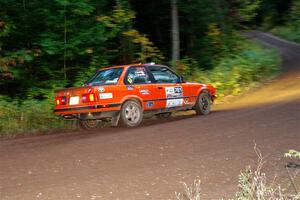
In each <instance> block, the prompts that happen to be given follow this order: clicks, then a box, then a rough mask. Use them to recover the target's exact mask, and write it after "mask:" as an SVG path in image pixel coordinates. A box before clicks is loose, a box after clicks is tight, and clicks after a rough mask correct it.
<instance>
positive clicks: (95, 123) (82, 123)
mask: <svg viewBox="0 0 300 200" xmlns="http://www.w3.org/2000/svg"><path fill="white" fill-rule="evenodd" d="M100 124H101V121H99V120H95V119H88V120H79V121H78V125H79V127H80V128H81V129H84V130H95V129H97V128H99V127H100Z"/></svg>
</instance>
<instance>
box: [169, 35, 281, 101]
mask: <svg viewBox="0 0 300 200" xmlns="http://www.w3.org/2000/svg"><path fill="white" fill-rule="evenodd" d="M236 52H237V53H236V54H233V55H228V56H226V57H224V58H222V59H221V60H219V61H218V63H217V64H216V66H215V67H214V68H213V69H212V70H207V71H204V70H201V68H200V67H199V66H197V65H198V63H197V62H196V61H195V60H193V59H188V58H185V59H183V60H180V61H179V62H178V63H177V65H176V68H175V69H176V70H177V71H178V72H179V73H183V74H184V75H185V78H186V79H187V80H189V81H196V82H210V83H212V84H213V85H214V86H215V87H216V88H217V89H218V95H219V96H220V97H223V96H226V95H237V94H239V93H241V92H242V91H244V90H246V89H249V88H251V87H253V86H254V85H255V84H257V83H258V82H260V81H263V80H265V79H267V78H270V77H272V76H274V75H275V74H276V73H277V72H278V70H279V69H278V67H279V66H280V60H279V56H278V54H277V53H276V52H275V51H273V50H268V49H264V48H262V47H261V46H259V45H257V44H253V43H251V42H248V41H245V40H240V41H239V42H238V43H237V46H236Z"/></svg>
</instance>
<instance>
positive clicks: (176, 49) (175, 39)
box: [171, 0, 180, 62]
mask: <svg viewBox="0 0 300 200" xmlns="http://www.w3.org/2000/svg"><path fill="white" fill-rule="evenodd" d="M171 18H172V30H171V38H172V61H173V62H176V61H177V60H179V58H180V39H179V22H178V8H177V0H171Z"/></svg>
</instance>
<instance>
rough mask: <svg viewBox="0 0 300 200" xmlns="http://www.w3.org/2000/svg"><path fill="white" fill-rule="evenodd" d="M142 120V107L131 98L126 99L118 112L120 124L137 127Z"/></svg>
mask: <svg viewBox="0 0 300 200" xmlns="http://www.w3.org/2000/svg"><path fill="white" fill-rule="evenodd" d="M142 120H143V109H142V107H141V105H140V104H139V103H138V102H136V101H133V100H129V101H126V102H125V103H124V104H123V105H122V109H121V112H120V122H121V125H123V126H126V127H129V128H131V127H137V126H138V125H140V124H141V122H142Z"/></svg>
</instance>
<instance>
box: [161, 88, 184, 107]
mask: <svg viewBox="0 0 300 200" xmlns="http://www.w3.org/2000/svg"><path fill="white" fill-rule="evenodd" d="M165 92H166V97H167V103H166V107H167V108H172V107H177V106H182V104H183V98H182V97H183V92H182V87H165Z"/></svg>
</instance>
